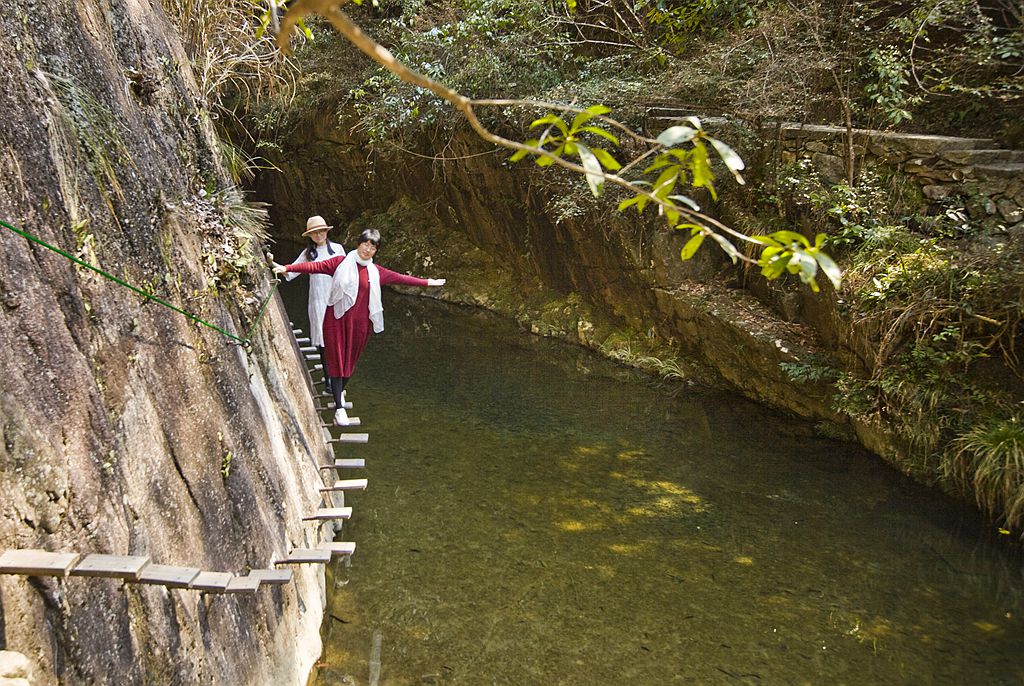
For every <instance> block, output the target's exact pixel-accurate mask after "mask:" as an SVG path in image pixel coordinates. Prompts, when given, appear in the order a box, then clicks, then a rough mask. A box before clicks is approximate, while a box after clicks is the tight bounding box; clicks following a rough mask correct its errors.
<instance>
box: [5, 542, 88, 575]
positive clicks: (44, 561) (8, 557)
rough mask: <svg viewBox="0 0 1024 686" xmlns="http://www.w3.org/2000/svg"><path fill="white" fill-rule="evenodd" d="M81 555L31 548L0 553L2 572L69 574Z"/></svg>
mask: <svg viewBox="0 0 1024 686" xmlns="http://www.w3.org/2000/svg"><path fill="white" fill-rule="evenodd" d="M81 557H82V556H81V555H79V554H78V553H51V552H49V551H46V550H35V549H31V548H26V549H24V550H5V551H4V552H3V554H2V555H0V574H27V575H28V576H67V575H68V573H69V572H70V571H71V568H72V567H74V566H75V563H76V562H78V560H79V558H81Z"/></svg>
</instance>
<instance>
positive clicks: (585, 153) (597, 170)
mask: <svg viewBox="0 0 1024 686" xmlns="http://www.w3.org/2000/svg"><path fill="white" fill-rule="evenodd" d="M576 148H577V151H578V152H579V155H580V161H581V162H583V168H584V169H586V170H587V184H588V185H589V186H590V192H591V193H593V194H594V196H595V197H596V196H598V195H601V189H602V188H603V187H604V176H603V172H602V171H601V163H600V162H599V161H598V159H597V156H596V155H594V153H592V152H590V148H588V147H587V146H585V145H582V144H580V145H577V146H576Z"/></svg>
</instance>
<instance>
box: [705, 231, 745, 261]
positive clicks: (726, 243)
mask: <svg viewBox="0 0 1024 686" xmlns="http://www.w3.org/2000/svg"><path fill="white" fill-rule="evenodd" d="M711 237H712V238H714V239H715V242H716V243H718V244H719V245H720V246H722V250H724V251H725V254H726V255H728V256H729V259H731V260H732V263H733V264H736V260H737V259H739V256H740V251H739V250H737V249H736V246H735V245H733V244H732V241H730V240H729V239H728V238H726V237H725V236H722V235H720V234H717V233H713V234H711Z"/></svg>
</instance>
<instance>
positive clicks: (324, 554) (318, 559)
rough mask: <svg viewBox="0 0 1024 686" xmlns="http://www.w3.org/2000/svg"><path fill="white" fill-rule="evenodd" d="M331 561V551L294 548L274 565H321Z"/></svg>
mask: <svg viewBox="0 0 1024 686" xmlns="http://www.w3.org/2000/svg"><path fill="white" fill-rule="evenodd" d="M330 561H331V551H330V550H324V549H323V548H295V549H294V550H292V551H291V552H289V553H288V557H286V558H284V559H283V560H278V561H277V562H275V563H274V564H275V565H301V564H323V563H325V562H330Z"/></svg>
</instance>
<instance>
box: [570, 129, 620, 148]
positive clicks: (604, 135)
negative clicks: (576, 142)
mask: <svg viewBox="0 0 1024 686" xmlns="http://www.w3.org/2000/svg"><path fill="white" fill-rule="evenodd" d="M579 130H580V131H586V132H587V133H592V134H595V135H597V136H601V137H602V138H607V139H608V140H610V141H611V142H612V143H613V144H615V145H618V144H619V139H618V138H616V137H615V136H613V135H612V134H611V133H609V132H607V131H605V130H604V129H600V128H598V127H596V126H581V127H580V129H579Z"/></svg>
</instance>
